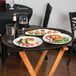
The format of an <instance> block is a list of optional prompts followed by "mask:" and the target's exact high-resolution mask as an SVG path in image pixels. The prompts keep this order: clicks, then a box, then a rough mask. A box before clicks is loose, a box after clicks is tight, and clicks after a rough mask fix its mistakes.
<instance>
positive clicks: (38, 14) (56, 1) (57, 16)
mask: <svg viewBox="0 0 76 76" xmlns="http://www.w3.org/2000/svg"><path fill="white" fill-rule="evenodd" d="M14 1H15V3H17V4H23V5H26V6H29V7H31V8H32V9H33V15H32V18H31V20H30V24H34V25H41V20H42V18H43V14H44V10H45V6H46V3H48V2H49V3H50V4H51V5H52V7H53V10H52V13H51V15H50V20H49V23H48V27H57V28H62V29H66V30H68V31H70V22H69V12H70V11H76V7H75V5H76V0H14ZM8 2H9V0H7V3H8Z"/></svg>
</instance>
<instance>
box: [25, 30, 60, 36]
mask: <svg viewBox="0 0 76 76" xmlns="http://www.w3.org/2000/svg"><path fill="white" fill-rule="evenodd" d="M37 30H38V31H39V32H40V34H36V33H35V32H36V31H37ZM42 30H44V31H45V34H48V31H52V33H55V30H50V29H36V30H32V31H33V33H32V34H30V33H28V31H30V30H28V31H26V32H25V34H26V35H36V36H42V35H44V34H42V33H41V31H42ZM58 33H60V32H58Z"/></svg>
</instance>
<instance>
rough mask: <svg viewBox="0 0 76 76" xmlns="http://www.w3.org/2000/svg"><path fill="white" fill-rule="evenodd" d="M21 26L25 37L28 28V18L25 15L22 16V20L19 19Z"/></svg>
mask: <svg viewBox="0 0 76 76" xmlns="http://www.w3.org/2000/svg"><path fill="white" fill-rule="evenodd" d="M19 25H20V27H21V28H22V31H23V35H24V32H25V28H27V26H28V17H27V16H24V15H22V16H20V18H19Z"/></svg>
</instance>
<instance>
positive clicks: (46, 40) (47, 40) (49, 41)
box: [43, 33, 72, 44]
mask: <svg viewBox="0 0 76 76" xmlns="http://www.w3.org/2000/svg"><path fill="white" fill-rule="evenodd" d="M49 35H54V34H46V35H44V36H43V40H44V41H45V42H47V43H51V44H66V43H68V42H70V41H71V40H72V38H71V36H69V35H68V34H64V33H58V34H56V35H59V36H61V37H66V38H68V39H69V40H68V41H66V42H60V43H56V42H54V41H51V40H49V39H47V38H46V36H49Z"/></svg>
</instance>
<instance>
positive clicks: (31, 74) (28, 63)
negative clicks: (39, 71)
mask: <svg viewBox="0 0 76 76" xmlns="http://www.w3.org/2000/svg"><path fill="white" fill-rule="evenodd" d="M19 54H20V56H21V58H22V60H23V62H24V64H25V66H26V68H27V70H28V71H29V73H30V76H37V75H36V73H35V71H34V69H33V67H32V65H31V63H30V61H29V59H28V57H27V55H26V52H25V51H20V52H19Z"/></svg>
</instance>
